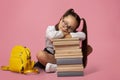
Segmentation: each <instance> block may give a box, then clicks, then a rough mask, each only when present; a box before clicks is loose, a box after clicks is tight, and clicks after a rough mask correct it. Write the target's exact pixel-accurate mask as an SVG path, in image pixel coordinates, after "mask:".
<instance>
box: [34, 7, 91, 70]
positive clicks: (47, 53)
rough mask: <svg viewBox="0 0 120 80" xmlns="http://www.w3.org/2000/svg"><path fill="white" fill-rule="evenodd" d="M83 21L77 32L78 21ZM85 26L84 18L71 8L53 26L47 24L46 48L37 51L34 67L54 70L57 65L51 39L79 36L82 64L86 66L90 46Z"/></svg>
mask: <svg viewBox="0 0 120 80" xmlns="http://www.w3.org/2000/svg"><path fill="white" fill-rule="evenodd" d="M81 21H83V29H82V31H81V32H77V31H76V29H77V28H78V27H79V25H80V22H81ZM86 28H87V26H86V21H85V19H84V18H80V17H79V15H78V14H77V13H76V12H74V10H73V9H69V10H67V11H66V12H65V14H64V15H63V16H62V17H61V19H60V21H59V22H58V24H56V25H55V26H48V27H47V30H46V48H45V49H44V50H43V51H40V52H38V54H37V59H38V62H37V63H36V64H35V65H34V67H40V68H43V69H45V71H46V72H55V71H56V67H57V65H56V64H55V63H56V60H55V58H54V54H55V53H54V49H53V45H52V39H57V38H79V39H80V40H82V52H83V65H84V67H86V64H87V55H88V54H89V53H91V51H92V48H91V47H90V46H88V44H87V29H86Z"/></svg>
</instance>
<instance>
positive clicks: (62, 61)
mask: <svg viewBox="0 0 120 80" xmlns="http://www.w3.org/2000/svg"><path fill="white" fill-rule="evenodd" d="M56 63H57V64H58V65H61V64H82V58H57V59H56Z"/></svg>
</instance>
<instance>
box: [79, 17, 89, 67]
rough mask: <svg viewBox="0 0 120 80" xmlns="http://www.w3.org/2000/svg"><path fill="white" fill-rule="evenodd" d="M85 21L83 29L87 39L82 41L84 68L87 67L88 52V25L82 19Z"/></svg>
mask: <svg viewBox="0 0 120 80" xmlns="http://www.w3.org/2000/svg"><path fill="white" fill-rule="evenodd" d="M81 20H83V28H82V32H84V33H85V34H86V39H85V40H83V41H82V52H83V66H84V67H86V65H87V51H88V48H87V46H88V34H87V24H86V20H85V19H84V18H81Z"/></svg>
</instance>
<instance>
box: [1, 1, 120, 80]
mask: <svg viewBox="0 0 120 80" xmlns="http://www.w3.org/2000/svg"><path fill="white" fill-rule="evenodd" d="M119 5H120V0H109V1H108V0H76V1H74V0H70V1H68V0H59V1H56V0H50V1H49V0H0V28H1V29H0V66H2V65H8V63H9V56H10V51H11V49H12V47H13V46H15V45H18V44H20V45H25V46H27V47H29V48H30V49H31V53H32V54H31V55H32V60H34V61H37V59H36V57H35V55H36V53H37V52H38V51H39V50H40V49H43V48H44V46H45V38H44V36H45V30H46V27H47V26H48V25H52V24H53V25H54V24H55V23H57V22H58V20H59V18H60V17H61V15H62V14H63V13H64V12H65V11H66V10H67V9H68V8H71V7H72V8H74V9H75V11H77V12H78V13H79V14H80V15H81V16H82V17H84V18H85V19H86V20H87V25H88V37H89V44H90V45H91V46H92V47H93V52H92V53H91V54H90V55H89V56H88V65H87V67H86V68H85V70H84V73H85V75H84V76H77V77H57V75H56V73H45V72H44V71H43V70H41V72H40V74H37V75H23V74H18V73H13V72H10V71H2V70H0V78H1V79H0V80H120V62H119V61H120V50H119V49H120V42H119V41H120V31H119V30H120V6H119ZM78 7H79V8H78Z"/></svg>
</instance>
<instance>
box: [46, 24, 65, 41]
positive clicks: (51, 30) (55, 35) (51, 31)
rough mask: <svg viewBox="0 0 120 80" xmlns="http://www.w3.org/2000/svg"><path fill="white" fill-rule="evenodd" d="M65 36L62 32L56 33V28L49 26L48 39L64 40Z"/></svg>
mask: <svg viewBox="0 0 120 80" xmlns="http://www.w3.org/2000/svg"><path fill="white" fill-rule="evenodd" d="M63 36H64V35H63V33H62V31H56V30H55V26H48V28H47V30H46V37H47V38H49V39H57V38H62V37H63Z"/></svg>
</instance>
